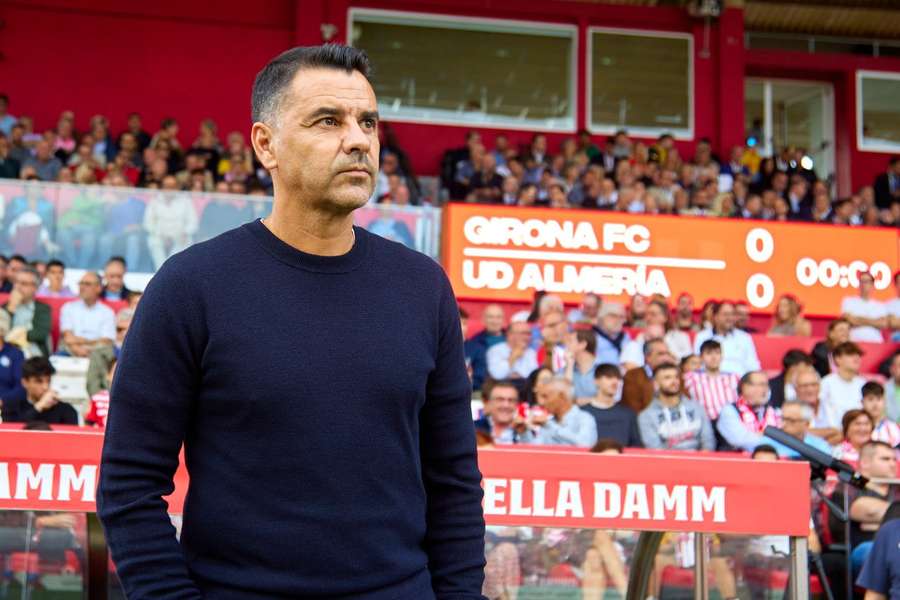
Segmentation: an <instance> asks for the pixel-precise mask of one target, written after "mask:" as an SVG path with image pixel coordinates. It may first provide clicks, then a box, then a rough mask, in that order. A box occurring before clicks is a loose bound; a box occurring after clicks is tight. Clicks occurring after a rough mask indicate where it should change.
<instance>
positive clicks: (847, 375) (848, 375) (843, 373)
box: [838, 367, 856, 381]
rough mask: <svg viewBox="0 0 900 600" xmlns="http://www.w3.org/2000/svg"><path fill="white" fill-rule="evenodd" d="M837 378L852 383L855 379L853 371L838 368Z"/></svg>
mask: <svg viewBox="0 0 900 600" xmlns="http://www.w3.org/2000/svg"><path fill="white" fill-rule="evenodd" d="M838 377H840V378H841V379H843V380H844V381H853V379H854V378H855V377H856V373H855V372H854V371H850V370H848V369H842V368H840V367H838Z"/></svg>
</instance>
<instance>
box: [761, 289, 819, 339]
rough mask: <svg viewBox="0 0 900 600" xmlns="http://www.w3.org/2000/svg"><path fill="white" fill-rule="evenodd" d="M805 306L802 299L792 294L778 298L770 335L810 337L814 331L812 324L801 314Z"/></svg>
mask: <svg viewBox="0 0 900 600" xmlns="http://www.w3.org/2000/svg"><path fill="white" fill-rule="evenodd" d="M802 310H803V307H802V306H801V305H800V301H799V300H797V298H795V297H794V296H792V295H790V294H785V295H784V296H782V297H781V298H779V299H778V304H777V305H776V306H775V314H774V315H773V316H772V327H770V328H769V333H768V334H769V335H772V336H780V335H787V336H802V337H809V336H810V334H811V333H812V325H810V323H809V321H807V320H806V319H804V318H803V315H802V314H801V312H802Z"/></svg>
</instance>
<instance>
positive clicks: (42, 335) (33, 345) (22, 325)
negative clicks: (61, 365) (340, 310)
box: [3, 267, 51, 357]
mask: <svg viewBox="0 0 900 600" xmlns="http://www.w3.org/2000/svg"><path fill="white" fill-rule="evenodd" d="M39 281H40V277H39V275H38V274H37V271H35V270H34V269H33V268H31V267H26V268H24V269H22V270H20V271H19V273H18V274H17V275H16V285H15V287H13V291H12V293H10V295H9V299H8V300H7V301H6V303H5V304H4V305H3V310H4V311H5V312H6V313H7V314H8V315H9V316H10V319H11V329H10V330H9V331H8V335H9V339H10V340H11V341H13V340H14V341H15V342H16V343H18V345H19V346H20V347H21V348H22V349H23V350H24V352H25V354H26V355H27V356H28V357H32V356H50V326H51V315H50V306H49V305H47V304H45V303H43V302H40V301H39V300H35V292H37V286H38V283H39Z"/></svg>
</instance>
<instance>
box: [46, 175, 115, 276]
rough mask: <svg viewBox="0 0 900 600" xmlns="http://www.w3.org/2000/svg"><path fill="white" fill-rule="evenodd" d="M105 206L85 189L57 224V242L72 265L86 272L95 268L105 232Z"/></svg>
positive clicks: (81, 190) (82, 189)
mask: <svg viewBox="0 0 900 600" xmlns="http://www.w3.org/2000/svg"><path fill="white" fill-rule="evenodd" d="M103 211H104V206H103V205H102V204H100V203H99V202H97V199H96V198H95V197H94V195H93V194H92V193H90V192H89V191H88V190H87V188H81V189H80V191H79V193H78V194H77V195H76V196H75V198H74V199H73V200H72V204H71V205H70V206H69V208H68V209H67V210H66V212H64V213H63V214H62V215H61V216H60V217H59V221H58V224H57V239H58V241H59V244H60V246H62V250H63V255H64V256H65V258H66V260H68V261H69V263H70V264H73V265H75V266H76V267H79V268H82V269H90V268H92V267H94V266H95V264H96V263H95V260H94V255H95V253H96V250H97V243H98V242H99V241H100V235H101V233H102V232H103V225H104V218H103V217H104V215H103Z"/></svg>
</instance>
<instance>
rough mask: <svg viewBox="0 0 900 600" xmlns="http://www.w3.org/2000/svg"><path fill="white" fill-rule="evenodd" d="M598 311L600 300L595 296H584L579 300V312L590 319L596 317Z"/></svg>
mask: <svg viewBox="0 0 900 600" xmlns="http://www.w3.org/2000/svg"><path fill="white" fill-rule="evenodd" d="M599 311H600V300H599V299H598V298H597V296H585V297H584V300H582V301H581V314H582V315H583V316H584V317H585V318H586V319H589V320H591V321H593V320H594V319H596V318H597V313H598V312H599Z"/></svg>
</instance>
